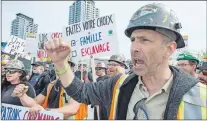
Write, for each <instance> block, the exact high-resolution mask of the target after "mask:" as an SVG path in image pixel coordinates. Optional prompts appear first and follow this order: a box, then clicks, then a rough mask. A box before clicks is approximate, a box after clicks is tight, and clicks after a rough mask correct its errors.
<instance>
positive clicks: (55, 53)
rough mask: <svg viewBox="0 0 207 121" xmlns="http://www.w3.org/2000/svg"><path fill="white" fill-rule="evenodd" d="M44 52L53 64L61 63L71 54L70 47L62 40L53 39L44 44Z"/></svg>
mask: <svg viewBox="0 0 207 121" xmlns="http://www.w3.org/2000/svg"><path fill="white" fill-rule="evenodd" d="M45 50H46V52H47V54H48V56H49V57H50V59H51V60H52V61H53V63H59V62H60V63H62V62H64V61H65V59H66V57H67V56H68V55H69V54H70V53H71V46H70V43H69V42H66V41H63V40H62V39H54V40H49V41H47V42H46V43H45Z"/></svg>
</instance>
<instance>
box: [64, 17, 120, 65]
mask: <svg viewBox="0 0 207 121" xmlns="http://www.w3.org/2000/svg"><path fill="white" fill-rule="evenodd" d="M63 38H64V40H69V41H70V43H71V47H72V53H71V57H72V60H73V61H74V62H78V60H80V59H84V58H90V57H89V56H90V55H93V56H99V57H101V56H109V55H112V54H117V53H118V52H119V49H118V41H117V35H116V25H115V16H114V14H111V15H107V16H103V17H99V18H96V19H92V20H89V21H85V22H80V23H76V24H72V25H70V26H67V27H64V28H63Z"/></svg>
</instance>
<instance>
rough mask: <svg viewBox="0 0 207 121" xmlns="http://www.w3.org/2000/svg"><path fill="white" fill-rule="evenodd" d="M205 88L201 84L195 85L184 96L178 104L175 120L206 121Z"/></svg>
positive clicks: (206, 100)
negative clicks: (193, 120) (191, 120)
mask: <svg viewBox="0 0 207 121" xmlns="http://www.w3.org/2000/svg"><path fill="white" fill-rule="evenodd" d="M206 94H207V88H206V85H204V84H202V83H198V84H196V85H195V86H194V87H193V88H191V89H190V90H189V91H188V92H187V93H186V94H185V95H184V96H183V99H182V101H181V103H180V106H179V109H178V114H177V119H180V120H186V119H198V120H199V119H200V120H206V119H207V116H206V115H207V106H206V103H207V98H206V97H207V96H206Z"/></svg>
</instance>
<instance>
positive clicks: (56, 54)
mask: <svg viewBox="0 0 207 121" xmlns="http://www.w3.org/2000/svg"><path fill="white" fill-rule="evenodd" d="M180 29H181V23H179V21H178V19H177V17H176V14H175V13H174V12H173V10H171V9H169V8H167V7H166V6H165V5H163V4H160V3H152V4H147V5H145V6H143V7H141V8H140V9H138V10H137V11H136V12H135V13H134V15H133V17H132V18H131V20H130V22H129V25H128V27H127V29H126V30H125V34H126V36H127V37H129V38H130V41H131V59H132V63H133V74H130V75H123V76H122V75H121V74H118V75H117V76H115V77H113V78H111V79H110V80H106V81H101V82H97V83H88V84H84V83H82V82H81V81H80V79H78V78H76V77H75V76H74V74H73V72H72V71H71V69H70V67H69V66H67V64H66V61H65V60H66V57H67V55H68V54H70V53H71V46H70V43H69V42H66V41H64V40H62V39H54V40H49V41H47V42H46V44H45V48H46V52H47V54H48V56H49V57H50V58H51V59H52V60H53V62H54V65H55V68H56V71H57V72H58V73H57V74H58V76H59V77H60V80H61V83H62V85H63V86H64V87H65V90H66V92H67V94H68V95H70V96H71V97H72V98H73V99H75V100H77V101H78V102H81V103H86V104H91V105H99V104H105V105H106V107H107V114H108V117H109V119H122V120H124V119H135V120H136V119H168V120H170V119H171V120H173V119H174V120H175V119H206V117H207V116H206V114H207V112H206V95H207V90H206V87H201V86H200V84H201V83H199V82H198V80H196V78H193V77H192V76H190V75H188V74H186V73H184V72H183V71H182V70H180V69H178V68H176V67H173V66H169V64H168V62H169V57H170V56H171V55H172V54H173V53H174V51H175V50H176V48H182V47H184V46H185V43H184V40H183V38H182V35H181V34H180V32H179V30H180ZM195 97H196V100H195Z"/></svg>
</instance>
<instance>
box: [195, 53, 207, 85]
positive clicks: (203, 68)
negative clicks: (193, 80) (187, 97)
mask: <svg viewBox="0 0 207 121" xmlns="http://www.w3.org/2000/svg"><path fill="white" fill-rule="evenodd" d="M197 69H198V70H199V72H198V79H199V80H200V82H201V83H203V84H205V85H207V57H206V58H204V59H203V60H202V61H201V62H200V64H199V66H198V67H197Z"/></svg>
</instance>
